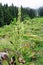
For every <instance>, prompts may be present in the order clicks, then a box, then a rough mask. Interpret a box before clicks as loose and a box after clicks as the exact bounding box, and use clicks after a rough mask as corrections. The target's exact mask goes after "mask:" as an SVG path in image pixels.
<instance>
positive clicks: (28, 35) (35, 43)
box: [0, 18, 43, 65]
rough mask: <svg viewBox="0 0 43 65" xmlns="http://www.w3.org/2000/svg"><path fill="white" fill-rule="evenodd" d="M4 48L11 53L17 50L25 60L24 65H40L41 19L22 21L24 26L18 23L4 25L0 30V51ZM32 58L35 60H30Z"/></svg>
mask: <svg viewBox="0 0 43 65" xmlns="http://www.w3.org/2000/svg"><path fill="white" fill-rule="evenodd" d="M25 22H26V23H25ZM19 28H20V29H19ZM18 29H19V34H18ZM11 42H12V43H13V44H12V43H11ZM20 45H21V47H20ZM17 46H18V47H17ZM5 48H8V49H10V50H12V51H14V50H16V49H17V50H18V51H19V52H21V53H22V55H23V57H24V59H25V60H26V63H25V64H24V65H42V64H43V18H34V19H32V20H26V21H25V20H24V24H23V23H20V22H19V23H17V24H16V25H14V22H13V23H12V24H10V25H9V26H7V25H6V26H4V27H2V28H0V51H4V50H5ZM36 53H37V54H36ZM34 56H35V58H36V59H35V60H33V59H32V60H31V58H33V57H34ZM17 65H18V64H17ZM19 65H20V64H19Z"/></svg>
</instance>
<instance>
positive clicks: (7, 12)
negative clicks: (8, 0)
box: [0, 3, 18, 27]
mask: <svg viewBox="0 0 43 65" xmlns="http://www.w3.org/2000/svg"><path fill="white" fill-rule="evenodd" d="M17 13H18V8H17V7H16V6H14V5H13V4H12V5H11V6H8V4H5V5H2V4H1V3H0V27H1V26H3V25H9V24H10V22H11V20H13V18H16V17H17Z"/></svg>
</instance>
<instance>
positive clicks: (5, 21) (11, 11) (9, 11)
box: [0, 3, 43, 27]
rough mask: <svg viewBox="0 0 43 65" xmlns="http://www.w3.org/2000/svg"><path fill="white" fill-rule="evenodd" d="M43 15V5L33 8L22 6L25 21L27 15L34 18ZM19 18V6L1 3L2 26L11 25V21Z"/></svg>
mask: <svg viewBox="0 0 43 65" xmlns="http://www.w3.org/2000/svg"><path fill="white" fill-rule="evenodd" d="M37 16H38V17H42V16H43V7H40V8H39V9H32V8H29V7H27V8H23V7H22V6H21V21H23V20H24V19H25V18H26V17H29V18H31V19H32V18H34V17H37ZM14 18H16V20H17V18H18V7H16V6H14V5H13V4H12V5H11V6H8V4H5V5H2V4H1V3H0V27H1V26H3V25H9V24H10V23H11V21H12V20H13V19H14Z"/></svg>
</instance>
